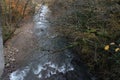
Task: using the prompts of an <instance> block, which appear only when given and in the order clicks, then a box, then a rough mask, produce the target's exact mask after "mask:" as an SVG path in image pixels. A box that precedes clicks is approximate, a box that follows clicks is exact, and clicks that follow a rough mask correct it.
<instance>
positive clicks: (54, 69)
mask: <svg viewBox="0 0 120 80" xmlns="http://www.w3.org/2000/svg"><path fill="white" fill-rule="evenodd" d="M50 14H51V11H50V10H49V8H48V7H47V6H46V5H43V6H42V7H41V9H40V10H39V11H38V13H37V14H36V15H35V17H34V34H35V37H36V39H37V43H38V49H35V50H34V51H33V52H32V55H29V58H28V59H27V61H26V62H24V63H25V65H24V66H23V67H21V68H20V69H17V70H16V71H14V72H12V73H11V74H10V77H9V78H10V80H91V77H90V75H89V74H88V73H87V70H86V68H85V66H84V65H83V64H82V63H81V61H80V59H79V57H77V55H75V54H73V53H72V51H71V50H68V49H66V50H60V49H62V48H64V47H65V46H67V45H68V44H67V41H66V40H65V39H64V38H61V37H59V36H58V35H57V33H55V32H54V30H53V29H54V28H53V27H52V26H51V25H50V23H49V20H47V18H49V16H50Z"/></svg>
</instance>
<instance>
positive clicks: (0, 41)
mask: <svg viewBox="0 0 120 80" xmlns="http://www.w3.org/2000/svg"><path fill="white" fill-rule="evenodd" d="M1 15H2V8H1V1H0V77H1V75H2V73H3V69H4V63H5V62H4V55H3V39H2V25H1V22H2V20H1V19H2V18H1Z"/></svg>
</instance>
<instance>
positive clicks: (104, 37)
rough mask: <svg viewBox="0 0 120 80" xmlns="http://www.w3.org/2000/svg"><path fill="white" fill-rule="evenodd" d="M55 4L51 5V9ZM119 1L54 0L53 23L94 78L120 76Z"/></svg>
mask: <svg viewBox="0 0 120 80" xmlns="http://www.w3.org/2000/svg"><path fill="white" fill-rule="evenodd" d="M58 6H61V7H59V10H57V7H58ZM54 7H55V8H54ZM119 8H120V2H119V1H118V0H110V1H106V0H97V1H96V0H85V1H82V0H81V1H79V0H74V1H72V0H71V2H69V3H68V2H67V1H66V3H65V0H64V3H63V2H61V1H59V0H58V1H57V2H55V3H54V5H52V6H51V10H52V11H53V15H54V17H55V18H56V16H57V18H56V20H55V21H54V23H56V25H57V26H58V27H56V30H57V31H58V32H60V33H62V35H61V36H63V37H65V38H66V39H68V41H69V43H70V44H72V43H78V44H79V45H76V46H75V47H74V48H73V51H74V52H75V53H77V54H79V55H80V58H81V60H82V61H83V62H85V63H86V64H87V65H88V66H89V69H90V73H91V74H93V75H95V76H96V78H97V80H119V79H120V77H119V76H120V9H119Z"/></svg>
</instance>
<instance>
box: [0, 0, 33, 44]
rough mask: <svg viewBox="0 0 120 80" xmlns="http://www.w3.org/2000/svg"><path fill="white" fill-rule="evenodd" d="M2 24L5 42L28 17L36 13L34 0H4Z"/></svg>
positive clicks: (2, 2)
mask: <svg viewBox="0 0 120 80" xmlns="http://www.w3.org/2000/svg"><path fill="white" fill-rule="evenodd" d="M1 5H2V25H3V38H4V43H5V42H6V41H7V40H8V39H9V38H10V37H11V36H12V34H13V33H14V31H15V29H16V28H17V27H19V24H21V22H22V21H23V20H25V18H26V17H29V16H31V15H32V14H33V13H34V5H33V4H32V0H2V1H1Z"/></svg>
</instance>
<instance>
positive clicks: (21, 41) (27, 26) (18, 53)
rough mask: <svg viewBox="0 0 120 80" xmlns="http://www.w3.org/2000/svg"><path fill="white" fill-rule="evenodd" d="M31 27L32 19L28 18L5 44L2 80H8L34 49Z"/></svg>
mask: <svg viewBox="0 0 120 80" xmlns="http://www.w3.org/2000/svg"><path fill="white" fill-rule="evenodd" d="M33 25H34V24H33V21H32V19H31V18H28V19H27V21H26V22H24V23H23V24H22V26H21V27H20V28H18V29H16V31H15V32H14V35H13V37H12V38H11V39H9V40H8V41H7V42H6V43H5V46H4V55H5V63H6V64H5V70H4V73H3V80H8V77H9V75H10V73H11V72H13V71H14V70H16V69H17V68H18V67H20V66H22V65H23V62H24V61H25V60H26V57H27V56H28V54H29V53H30V52H31V51H32V49H34V48H35V46H36V43H35V39H34V38H35V37H34V34H33ZM4 78H5V79H4ZM6 78H7V79H6Z"/></svg>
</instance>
